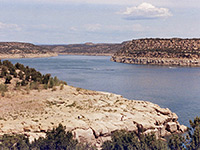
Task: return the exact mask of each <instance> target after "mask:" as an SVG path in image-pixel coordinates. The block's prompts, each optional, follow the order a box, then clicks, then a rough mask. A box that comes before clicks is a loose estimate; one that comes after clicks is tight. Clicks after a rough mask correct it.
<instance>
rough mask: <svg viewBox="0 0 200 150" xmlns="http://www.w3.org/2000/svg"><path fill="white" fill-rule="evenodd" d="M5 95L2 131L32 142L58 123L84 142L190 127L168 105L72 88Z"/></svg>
mask: <svg viewBox="0 0 200 150" xmlns="http://www.w3.org/2000/svg"><path fill="white" fill-rule="evenodd" d="M0 99H1V101H0V134H1V135H3V134H15V133H17V134H25V135H27V136H28V137H29V139H30V140H31V141H33V140H34V138H39V137H40V136H45V131H47V130H49V129H52V128H53V127H56V126H57V125H58V124H59V123H61V124H63V125H64V126H66V127H67V128H66V130H68V131H72V133H73V135H74V137H75V138H77V139H78V140H79V141H81V142H88V143H91V144H94V145H97V146H100V145H101V144H102V142H103V141H105V140H109V139H110V135H111V133H112V132H113V131H116V130H121V129H125V130H127V131H135V132H136V133H140V132H144V133H145V134H147V133H150V132H154V133H155V134H156V136H157V137H164V136H166V135H170V134H172V133H183V132H184V131H185V130H186V129H187V128H186V127H185V126H184V125H180V124H179V123H178V116H177V115H176V114H175V113H173V112H171V111H170V110H169V109H168V108H161V107H159V106H158V105H156V104H153V103H151V102H147V101H138V100H128V99H126V98H123V97H122V96H120V95H116V94H111V93H105V92H96V91H90V90H85V89H81V88H75V87H71V86H64V88H62V89H60V88H59V87H57V89H54V91H52V90H50V89H48V90H42V91H37V90H31V91H28V92H26V91H23V90H22V91H19V90H16V91H12V92H7V93H6V95H4V97H0Z"/></svg>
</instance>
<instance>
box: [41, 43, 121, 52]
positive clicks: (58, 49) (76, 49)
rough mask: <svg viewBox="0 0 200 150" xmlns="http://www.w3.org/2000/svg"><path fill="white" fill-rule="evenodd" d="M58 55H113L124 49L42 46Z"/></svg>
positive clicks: (80, 45) (117, 46) (86, 46)
mask: <svg viewBox="0 0 200 150" xmlns="http://www.w3.org/2000/svg"><path fill="white" fill-rule="evenodd" d="M42 47H44V48H48V49H49V50H52V51H54V52H56V53H60V54H72V55H112V54H114V53H115V52H117V51H118V50H120V48H121V47H122V44H93V43H85V44H69V45H42Z"/></svg>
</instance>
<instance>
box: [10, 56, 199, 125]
mask: <svg viewBox="0 0 200 150" xmlns="http://www.w3.org/2000/svg"><path fill="white" fill-rule="evenodd" d="M10 61H12V62H13V63H16V62H20V63H23V64H24V65H28V66H30V67H33V68H36V69H37V70H39V71H41V72H42V73H51V74H52V75H53V76H57V77H58V78H59V79H61V80H64V81H66V82H67V83H68V84H69V85H73V86H76V87H81V88H86V89H91V90H97V91H107V92H112V93H116V94H120V95H123V96H124V97H126V98H129V99H138V100H147V101H151V102H153V103H156V104H158V105H160V106H161V107H165V108H166V107H167V108H170V110H172V111H173V112H175V113H176V114H177V115H178V116H179V122H180V123H181V124H185V125H189V123H188V121H189V119H193V118H194V117H195V116H200V68H190V67H167V66H149V65H133V64H122V63H115V62H111V61H110V57H109V56H69V55H68V56H67V55H66V56H65V55H64V56H58V57H51V58H23V59H10Z"/></svg>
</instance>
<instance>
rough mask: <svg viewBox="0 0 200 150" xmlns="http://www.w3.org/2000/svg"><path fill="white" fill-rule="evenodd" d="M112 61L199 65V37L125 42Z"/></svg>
mask: <svg viewBox="0 0 200 150" xmlns="http://www.w3.org/2000/svg"><path fill="white" fill-rule="evenodd" d="M111 60H112V61H115V62H121V63H133V64H152V65H176V66H198V67H199V66H200V39H179V38H172V39H139V40H132V41H130V42H126V43H125V44H124V45H123V47H122V48H121V49H120V50H119V51H118V52H116V53H115V54H114V55H113V56H112V58H111Z"/></svg>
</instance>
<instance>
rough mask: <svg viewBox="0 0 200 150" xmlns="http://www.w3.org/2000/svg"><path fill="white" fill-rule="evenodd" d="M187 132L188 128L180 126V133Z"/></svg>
mask: <svg viewBox="0 0 200 150" xmlns="http://www.w3.org/2000/svg"><path fill="white" fill-rule="evenodd" d="M187 130H188V128H187V127H186V126H184V125H180V131H181V132H182V133H184V132H186V131H187Z"/></svg>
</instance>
